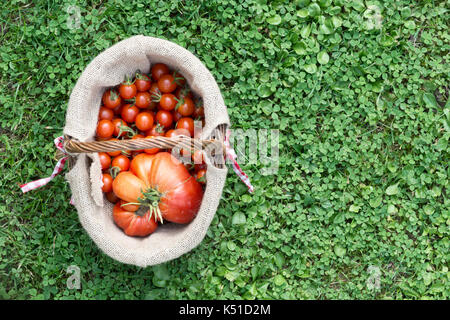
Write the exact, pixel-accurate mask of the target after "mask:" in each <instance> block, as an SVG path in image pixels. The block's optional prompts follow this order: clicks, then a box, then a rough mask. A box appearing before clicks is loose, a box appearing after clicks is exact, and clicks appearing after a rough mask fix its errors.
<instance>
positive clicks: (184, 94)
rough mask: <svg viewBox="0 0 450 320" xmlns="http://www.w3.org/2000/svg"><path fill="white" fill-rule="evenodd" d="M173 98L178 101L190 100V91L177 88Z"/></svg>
mask: <svg viewBox="0 0 450 320" xmlns="http://www.w3.org/2000/svg"><path fill="white" fill-rule="evenodd" d="M175 96H176V97H177V98H178V99H184V98H191V99H192V91H190V90H189V89H188V88H186V87H184V88H182V87H179V88H178V89H177V90H175Z"/></svg>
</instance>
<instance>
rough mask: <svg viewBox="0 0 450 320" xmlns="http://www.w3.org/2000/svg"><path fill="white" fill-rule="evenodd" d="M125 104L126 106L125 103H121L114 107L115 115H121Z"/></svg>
mask: <svg viewBox="0 0 450 320" xmlns="http://www.w3.org/2000/svg"><path fill="white" fill-rule="evenodd" d="M123 106H124V104H123V103H121V104H120V105H119V106H117V107H115V108H114V109H113V111H114V115H116V116H119V117H120V114H121V113H122V109H123Z"/></svg>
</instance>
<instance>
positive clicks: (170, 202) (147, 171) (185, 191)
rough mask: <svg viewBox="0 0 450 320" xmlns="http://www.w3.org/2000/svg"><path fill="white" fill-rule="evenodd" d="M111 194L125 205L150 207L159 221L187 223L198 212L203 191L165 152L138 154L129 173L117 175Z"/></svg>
mask: <svg viewBox="0 0 450 320" xmlns="http://www.w3.org/2000/svg"><path fill="white" fill-rule="evenodd" d="M113 190H114V193H115V194H116V195H117V196H118V197H119V198H120V199H122V200H124V201H126V202H133V203H136V202H137V203H140V204H141V206H144V207H145V206H147V207H152V210H151V211H153V212H156V216H157V217H158V220H159V219H160V218H161V217H162V219H164V220H167V221H171V222H174V223H189V222H190V221H192V220H193V219H194V218H195V216H196V215H197V212H198V210H199V208H200V205H201V202H202V198H203V189H202V187H201V185H200V184H199V183H198V182H197V181H196V180H195V179H194V178H193V177H192V176H191V175H190V174H189V172H188V170H187V169H186V167H185V166H184V165H183V164H182V163H181V162H180V161H178V160H177V159H176V158H175V157H173V156H172V155H171V154H170V153H168V152H159V153H157V154H155V155H148V154H144V153H141V154H139V155H137V156H136V157H135V158H134V159H133V160H132V161H131V166H130V171H124V172H121V173H119V174H118V175H117V177H116V178H115V179H114V182H113Z"/></svg>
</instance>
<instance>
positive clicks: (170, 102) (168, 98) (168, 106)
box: [159, 93, 177, 111]
mask: <svg viewBox="0 0 450 320" xmlns="http://www.w3.org/2000/svg"><path fill="white" fill-rule="evenodd" d="M159 105H160V106H161V109H163V110H166V111H171V110H173V109H175V106H176V105H177V100H176V97H175V96H174V95H173V94H171V93H164V94H163V95H162V96H161V99H160V100H159Z"/></svg>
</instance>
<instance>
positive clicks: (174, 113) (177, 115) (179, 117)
mask: <svg viewBox="0 0 450 320" xmlns="http://www.w3.org/2000/svg"><path fill="white" fill-rule="evenodd" d="M172 116H173V121H174V122H178V120H180V119H181V118H183V116H182V115H181V114H180V113H179V112H178V111H176V110H173V111H172Z"/></svg>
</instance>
